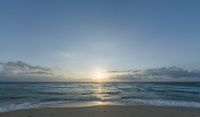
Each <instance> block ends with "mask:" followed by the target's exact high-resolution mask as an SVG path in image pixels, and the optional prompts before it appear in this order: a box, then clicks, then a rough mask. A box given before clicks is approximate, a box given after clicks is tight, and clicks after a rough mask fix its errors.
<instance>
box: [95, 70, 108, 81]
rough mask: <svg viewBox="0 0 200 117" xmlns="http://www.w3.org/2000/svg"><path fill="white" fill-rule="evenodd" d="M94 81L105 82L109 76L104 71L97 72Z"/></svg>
mask: <svg viewBox="0 0 200 117" xmlns="http://www.w3.org/2000/svg"><path fill="white" fill-rule="evenodd" d="M92 79H93V80H94V81H95V82H105V81H106V80H107V79H108V75H107V74H106V73H105V72H104V71H100V70H99V71H96V72H94V73H93V75H92Z"/></svg>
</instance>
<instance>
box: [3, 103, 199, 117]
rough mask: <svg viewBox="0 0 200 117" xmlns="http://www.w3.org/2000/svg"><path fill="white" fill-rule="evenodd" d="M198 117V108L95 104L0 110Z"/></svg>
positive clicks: (62, 116) (31, 115)
mask: <svg viewBox="0 0 200 117" xmlns="http://www.w3.org/2000/svg"><path fill="white" fill-rule="evenodd" d="M68 116H69V117H130V116H131V117H200V109H199V108H179V107H158V106H127V105H96V106H87V107H45V108H37V109H24V110H15V111H11V112H1V113H0V117H68Z"/></svg>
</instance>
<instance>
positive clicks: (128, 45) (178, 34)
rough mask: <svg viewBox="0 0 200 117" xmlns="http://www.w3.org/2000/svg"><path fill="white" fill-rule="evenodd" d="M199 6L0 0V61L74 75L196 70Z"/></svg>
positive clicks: (190, 1) (192, 0)
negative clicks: (167, 68)
mask: <svg viewBox="0 0 200 117" xmlns="http://www.w3.org/2000/svg"><path fill="white" fill-rule="evenodd" d="M199 4H200V2H199V1H198V0H151V1H150V0H28V1H27V0H17V1H15V0H1V1H0V14H1V15H0V53H1V57H0V61H1V62H7V61H18V60H20V61H25V62H27V63H29V64H34V65H42V66H48V67H51V68H55V69H59V70H60V69H62V71H64V72H65V73H66V74H67V75H69V76H76V77H77V75H76V74H79V76H80V75H83V74H84V75H85V76H87V75H88V74H90V73H91V72H92V71H95V69H97V71H98V70H99V69H100V70H99V71H107V70H130V69H148V68H156V67H168V66H178V67H182V68H185V69H199V68H200V64H199V60H200V54H198V53H199V50H200V46H199V44H200V34H199V31H200V15H199V11H200V7H199ZM84 75H83V76H84Z"/></svg>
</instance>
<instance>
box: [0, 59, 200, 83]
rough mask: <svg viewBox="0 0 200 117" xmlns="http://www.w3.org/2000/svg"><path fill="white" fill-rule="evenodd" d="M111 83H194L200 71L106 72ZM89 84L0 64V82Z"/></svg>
mask: <svg viewBox="0 0 200 117" xmlns="http://www.w3.org/2000/svg"><path fill="white" fill-rule="evenodd" d="M106 74H108V75H109V78H108V79H109V80H108V81H111V82H173V81H174V82H176V81H180V82H183V81H186V82H196V81H200V70H186V69H182V68H178V67H163V68H154V69H144V70H127V71H107V72H106ZM16 81H18V82H67V81H70V82H91V79H89V78H88V79H87V78H85V79H84V78H73V77H71V78H70V77H68V78H67V77H66V76H65V75H62V74H60V72H59V71H57V70H55V69H52V68H49V67H43V66H37V65H30V64H28V63H25V62H23V61H17V62H12V61H9V62H0V82H16Z"/></svg>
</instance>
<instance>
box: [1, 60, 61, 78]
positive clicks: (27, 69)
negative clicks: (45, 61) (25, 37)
mask: <svg viewBox="0 0 200 117" xmlns="http://www.w3.org/2000/svg"><path fill="white" fill-rule="evenodd" d="M55 80H59V78H58V77H57V75H56V73H55V71H54V70H53V69H51V68H48V67H42V66H34V65H30V64H27V63H25V62H22V61H17V62H12V61H9V62H6V63H2V62H1V63H0V81H55Z"/></svg>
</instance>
